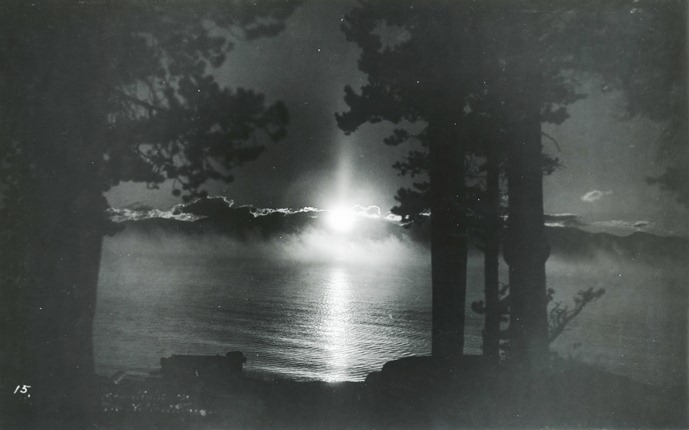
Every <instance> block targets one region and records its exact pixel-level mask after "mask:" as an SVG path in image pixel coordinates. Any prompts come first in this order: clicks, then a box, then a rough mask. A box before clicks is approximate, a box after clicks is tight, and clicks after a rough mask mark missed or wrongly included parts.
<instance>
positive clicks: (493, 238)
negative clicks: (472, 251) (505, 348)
mask: <svg viewBox="0 0 689 430" xmlns="http://www.w3.org/2000/svg"><path fill="white" fill-rule="evenodd" d="M497 143H498V142H497V140H496V139H495V138H490V139H489V141H488V142H487V143H486V145H487V147H486V149H487V151H486V200H487V201H486V207H487V212H486V223H485V229H486V231H485V250H484V263H483V270H484V294H485V302H486V313H485V323H484V332H483V355H484V356H485V358H486V360H488V362H489V363H491V364H497V363H498V362H499V360H500V319H501V317H502V312H501V309H500V308H501V306H500V279H499V274H498V270H499V268H500V219H499V216H500V215H499V207H500V164H499V161H498V148H497Z"/></svg>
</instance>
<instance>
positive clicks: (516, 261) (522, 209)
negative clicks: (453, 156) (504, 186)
mask: <svg viewBox="0 0 689 430" xmlns="http://www.w3.org/2000/svg"><path fill="white" fill-rule="evenodd" d="M529 96H531V97H532V98H531V100H538V97H534V96H535V94H530V95H529ZM519 106H520V108H518V109H515V111H514V112H513V113H514V114H515V115H516V119H517V120H516V121H513V122H512V126H513V127H514V134H513V135H512V137H513V140H512V143H511V144H510V146H509V151H508V157H509V158H508V170H507V180H508V187H509V218H508V224H507V235H506V241H505V252H504V254H505V261H506V262H507V264H508V265H509V284H510V344H509V347H510V355H511V361H512V362H513V363H514V364H515V365H516V366H517V368H518V369H522V370H524V371H526V372H527V373H532V372H533V371H537V370H538V369H543V367H544V366H545V365H546V363H547V359H548V321H547V300H546V277H545V262H546V260H547V259H548V256H549V254H550V248H549V245H548V242H547V239H546V236H545V228H544V224H543V222H544V221H543V220H544V217H543V173H542V147H541V122H540V111H539V104H538V103H537V102H531V103H529V102H528V101H527V102H526V103H521V104H519Z"/></svg>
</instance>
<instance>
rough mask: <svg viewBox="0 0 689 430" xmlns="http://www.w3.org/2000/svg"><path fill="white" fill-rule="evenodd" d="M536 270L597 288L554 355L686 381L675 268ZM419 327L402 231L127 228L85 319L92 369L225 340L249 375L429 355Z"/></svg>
mask: <svg viewBox="0 0 689 430" xmlns="http://www.w3.org/2000/svg"><path fill="white" fill-rule="evenodd" d="M547 268H548V269H547V270H548V281H549V286H550V287H552V288H554V289H555V290H556V297H555V301H560V302H563V304H567V303H571V301H572V297H573V296H574V295H575V294H576V292H577V291H579V290H581V289H585V288H589V287H595V288H605V289H606V294H605V295H604V296H603V297H602V298H601V299H600V300H599V301H597V302H594V303H592V304H590V305H589V306H588V307H587V308H586V309H585V310H584V312H583V313H582V314H581V315H580V316H579V317H578V318H577V319H576V320H575V321H574V322H573V323H572V325H571V326H570V328H569V329H568V330H567V331H565V333H563V334H562V335H561V336H560V337H559V338H558V339H557V340H556V341H555V343H554V344H553V349H554V350H555V351H556V352H558V353H559V354H560V355H561V356H564V357H572V358H574V359H576V360H580V361H585V362H589V363H592V364H595V365H598V366H600V367H603V368H605V369H607V370H610V371H612V372H615V373H618V374H623V375H627V376H631V377H633V378H634V379H637V380H640V381H644V382H652V383H656V384H680V383H682V382H683V381H684V380H685V379H682V378H685V375H686V370H685V369H686V353H685V351H686V338H685V335H686V290H687V281H686V280H687V276H686V269H681V268H676V267H673V266H672V265H670V264H663V265H661V264H657V265H655V266H653V265H649V264H640V263H639V262H636V263H634V262H631V261H622V260H620V259H619V258H616V257H613V256H609V255H607V254H603V253H600V254H599V255H597V256H596V257H595V258H593V259H586V260H573V259H565V258H562V257H558V256H557V255H555V256H553V257H551V259H550V260H549V262H548V266H547ZM501 277H502V280H503V282H505V281H506V279H507V273H506V266H505V265H504V264H502V273H501ZM468 282H469V292H468V297H467V308H468V307H469V305H470V303H471V302H472V301H475V300H480V299H481V298H482V295H483V268H482V257H481V256H480V255H479V254H472V256H471V257H470V263H469V273H468ZM482 318H483V317H482V316H481V315H477V314H474V313H472V312H471V311H470V310H467V338H466V346H465V352H466V353H470V354H478V353H480V348H481V329H482V324H483V321H482ZM430 337H431V272H430V252H429V251H428V249H427V248H426V247H425V246H422V245H419V244H417V243H415V242H413V241H411V240H410V239H409V240H408V239H406V238H404V237H402V238H400V237H396V236H389V237H385V238H382V239H378V240H370V239H364V238H361V237H359V238H354V237H350V236H347V235H342V234H336V233H332V232H329V231H327V230H322V229H309V230H307V231H306V232H304V233H302V234H298V235H297V234H292V235H284V236H281V237H277V238H275V239H271V240H254V241H238V240H234V239H230V238H228V237H224V236H211V235H198V236H188V235H182V234H179V235H170V234H169V232H164V233H163V232H160V233H158V232H156V231H153V232H148V233H142V232H138V231H130V230H129V229H127V230H125V231H123V232H121V233H119V234H117V235H116V236H114V237H111V238H107V239H106V240H105V243H104V252H103V258H102V263H101V273H100V281H99V295H98V307H97V313H96V321H95V326H94V347H95V355H96V366H97V371H98V372H99V373H101V374H105V375H110V374H112V373H114V372H116V371H117V370H120V369H124V370H128V371H130V372H134V373H141V374H146V373H148V372H150V371H153V370H156V369H158V368H159V360H160V358H161V357H164V356H169V355H172V354H207V355H215V354H224V353H225V352H227V351H232V350H238V351H242V352H243V353H244V354H245V355H246V356H247V364H246V369H247V370H248V371H250V372H254V373H259V374H266V375H269V376H279V377H286V378H294V379H303V380H325V381H343V380H350V381H357V380H363V379H364V378H365V377H366V375H367V374H368V372H371V371H374V370H379V369H380V367H381V366H382V365H383V364H384V363H385V362H386V361H389V360H392V359H396V358H400V357H402V356H409V355H426V354H430V349H431V344H430ZM681 345H684V347H680V346H681Z"/></svg>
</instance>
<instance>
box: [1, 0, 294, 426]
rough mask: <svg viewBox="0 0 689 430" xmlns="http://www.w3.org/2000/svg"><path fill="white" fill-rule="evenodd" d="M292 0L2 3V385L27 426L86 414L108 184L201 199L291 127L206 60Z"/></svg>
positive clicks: (77, 421) (274, 21)
mask: <svg viewBox="0 0 689 430" xmlns="http://www.w3.org/2000/svg"><path fill="white" fill-rule="evenodd" d="M298 3H299V2H298V1H274V2H271V1H262V2H250V1H246V2H244V1H238V2H220V1H217V2H214V1H209V2H202V3H180V2H136V1H103V2H55V3H52V2H34V3H25V2H11V3H6V4H3V5H0V29H1V30H0V76H1V78H0V99H2V102H1V103H0V118H2V119H1V120H0V121H1V122H0V129H1V130H2V131H1V135H2V137H1V138H0V197H1V198H2V201H1V203H0V216H1V218H2V227H0V235H1V240H0V243H1V245H0V246H2V250H1V252H0V254H2V256H3V258H2V259H0V265H1V267H0V274H1V278H0V282H1V283H2V288H1V289H0V294H2V297H0V303H2V304H1V305H0V306H1V312H0V315H1V318H2V320H1V321H0V331H1V332H0V333H1V334H0V336H1V339H2V342H3V354H2V356H1V360H2V368H1V371H2V381H1V383H0V384H2V387H0V388H1V389H2V393H3V394H2V404H3V415H6V414H8V413H9V412H10V411H12V412H14V413H16V415H17V416H19V417H20V418H22V417H23V418H24V419H27V420H28V421H25V422H21V423H20V424H17V425H18V426H20V427H22V428H29V427H31V426H32V425H35V426H36V427H37V428H47V427H45V426H46V425H48V424H46V423H49V426H50V427H51V428H59V427H61V426H65V427H67V428H79V427H86V426H87V425H91V422H92V419H93V416H92V415H93V413H94V412H95V408H96V406H97V404H96V403H97V401H98V399H97V396H96V395H95V394H94V379H93V372H94V364H93V353H92V342H91V328H92V322H93V317H94V312H95V304H96V287H97V281H98V268H99V263H100V250H101V239H102V236H103V235H104V234H105V233H107V232H108V231H109V224H108V221H107V218H106V209H107V202H106V201H105V199H104V197H103V192H104V191H106V190H108V189H109V188H110V187H112V186H114V185H117V184H118V183H120V182H121V181H136V182H144V183H147V184H148V185H149V186H150V187H154V188H155V187H157V186H158V185H159V184H161V183H162V182H164V181H171V182H172V183H173V193H174V194H175V195H180V196H182V197H184V198H185V199H190V198H192V197H196V196H202V195H205V191H204V190H203V184H204V183H206V182H207V181H209V180H220V181H226V182H229V181H232V179H233V177H232V173H231V169H232V168H234V167H236V166H238V165H240V164H241V163H244V162H247V161H251V160H253V159H255V158H256V157H257V156H258V155H259V154H260V153H261V152H262V151H263V149H264V143H266V142H267V141H271V140H278V139H280V138H282V137H283V136H284V135H285V132H286V125H287V122H288V115H287V110H286V108H285V106H284V105H283V104H282V103H279V102H278V103H274V104H272V105H267V104H266V102H265V98H264V96H263V95H262V94H260V93H256V92H254V91H252V90H245V89H241V88H239V89H236V90H230V89H228V88H223V87H221V86H220V85H219V84H218V83H217V82H216V79H215V77H214V75H213V70H214V69H215V68H217V67H219V66H220V65H222V64H223V63H224V62H225V61H226V56H227V54H228V53H229V51H230V50H231V49H232V46H233V44H234V43H235V42H238V41H242V40H250V39H255V38H259V37H267V36H273V35H276V34H278V33H279V32H280V31H281V30H282V29H283V28H284V20H285V19H286V18H287V17H288V16H289V15H290V14H291V13H292V12H293V10H294V9H295V7H296V6H297V4H298ZM17 384H26V385H31V386H32V387H33V388H32V396H31V398H30V400H29V401H26V402H24V403H22V402H19V403H18V400H17V396H14V397H12V396H11V393H12V388H11V387H14V386H15V385H17ZM7 393H10V394H9V395H8V394H7ZM5 405H8V407H7V409H5V408H4V407H5Z"/></svg>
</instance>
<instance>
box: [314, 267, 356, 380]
mask: <svg viewBox="0 0 689 430" xmlns="http://www.w3.org/2000/svg"><path fill="white" fill-rule="evenodd" d="M324 294H325V296H324V299H323V308H322V309H321V312H320V315H321V321H320V324H321V325H322V327H323V330H322V331H321V332H320V333H321V336H322V342H323V345H325V349H326V350H327V351H328V357H329V359H328V362H327V365H328V368H327V371H326V372H327V373H326V375H324V379H325V380H326V381H341V380H344V379H346V376H347V372H346V370H347V368H348V364H349V359H348V358H349V357H348V355H349V351H350V350H351V346H350V342H351V339H350V337H349V336H348V335H349V333H348V332H349V329H350V327H349V301H350V297H349V296H350V285H349V280H348V279H347V273H346V272H345V270H344V269H343V268H341V267H335V268H333V271H332V273H331V276H330V279H329V280H328V284H327V290H326V291H325V293H324Z"/></svg>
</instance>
